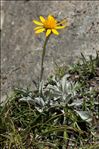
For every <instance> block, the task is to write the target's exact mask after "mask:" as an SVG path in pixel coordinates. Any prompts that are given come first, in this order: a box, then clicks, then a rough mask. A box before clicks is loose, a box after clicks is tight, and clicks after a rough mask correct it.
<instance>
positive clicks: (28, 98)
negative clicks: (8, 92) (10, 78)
mask: <svg viewBox="0 0 99 149" xmlns="http://www.w3.org/2000/svg"><path fill="white" fill-rule="evenodd" d="M19 101H23V102H28V103H30V104H34V100H33V99H32V98H31V97H29V96H28V97H23V98H20V99H19Z"/></svg>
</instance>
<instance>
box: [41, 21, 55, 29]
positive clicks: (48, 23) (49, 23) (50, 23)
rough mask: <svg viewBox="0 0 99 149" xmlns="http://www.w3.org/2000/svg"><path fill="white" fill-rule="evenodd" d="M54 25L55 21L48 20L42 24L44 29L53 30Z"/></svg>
mask: <svg viewBox="0 0 99 149" xmlns="http://www.w3.org/2000/svg"><path fill="white" fill-rule="evenodd" d="M56 25H57V24H56V20H52V19H51V20H50V19H48V20H45V22H44V28H46V29H55V27H56Z"/></svg>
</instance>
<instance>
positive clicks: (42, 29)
mask: <svg viewBox="0 0 99 149" xmlns="http://www.w3.org/2000/svg"><path fill="white" fill-rule="evenodd" d="M44 31H45V28H41V29H38V30H36V31H35V33H36V34H39V33H41V32H44Z"/></svg>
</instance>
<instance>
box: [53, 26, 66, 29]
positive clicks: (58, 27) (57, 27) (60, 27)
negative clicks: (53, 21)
mask: <svg viewBox="0 0 99 149" xmlns="http://www.w3.org/2000/svg"><path fill="white" fill-rule="evenodd" d="M55 28H56V29H62V28H65V26H56V27H55Z"/></svg>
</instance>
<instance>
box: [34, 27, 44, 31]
mask: <svg viewBox="0 0 99 149" xmlns="http://www.w3.org/2000/svg"><path fill="white" fill-rule="evenodd" d="M41 28H43V27H42V26H38V27H35V28H34V31H36V30H38V29H41Z"/></svg>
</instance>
